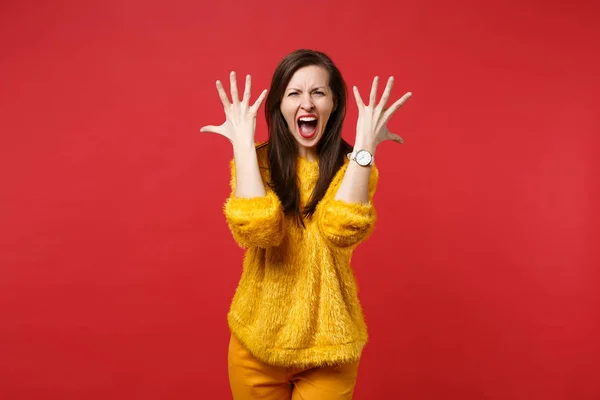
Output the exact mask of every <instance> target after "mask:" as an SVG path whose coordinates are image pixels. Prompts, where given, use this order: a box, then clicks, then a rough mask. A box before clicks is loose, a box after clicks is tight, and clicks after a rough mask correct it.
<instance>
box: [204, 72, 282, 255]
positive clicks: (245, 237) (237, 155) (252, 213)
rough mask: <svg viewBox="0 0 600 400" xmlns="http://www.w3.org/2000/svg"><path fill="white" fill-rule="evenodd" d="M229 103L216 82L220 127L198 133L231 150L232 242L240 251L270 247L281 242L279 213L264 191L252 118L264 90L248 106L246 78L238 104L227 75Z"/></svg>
mask: <svg viewBox="0 0 600 400" xmlns="http://www.w3.org/2000/svg"><path fill="white" fill-rule="evenodd" d="M230 84H231V99H232V101H231V103H230V102H229V99H228V97H227V94H226V93H225V90H224V89H223V85H222V84H221V82H220V81H217V91H218V93H219V97H220V98H221V102H222V103H223V107H224V110H225V117H226V118H225V122H224V123H223V124H222V125H220V126H213V125H209V126H205V127H202V128H201V129H200V131H201V132H214V133H218V134H220V135H222V136H225V137H226V138H227V139H229V141H230V142H231V144H232V146H233V157H234V160H233V161H232V165H231V189H232V192H231V195H230V197H229V198H228V200H227V201H226V203H225V206H224V212H225V217H226V220H227V223H228V225H229V227H230V230H231V232H232V234H233V237H234V239H235V240H236V242H237V243H238V244H239V245H240V246H241V247H244V248H248V247H254V246H256V247H270V246H275V245H277V244H278V243H279V242H280V241H281V237H282V231H283V230H282V229H281V224H282V221H283V213H282V211H281V204H280V202H279V199H278V198H277V196H276V195H275V193H273V192H271V191H268V190H267V189H266V188H265V184H264V181H263V178H262V176H261V173H260V169H259V165H258V156H257V153H256V147H255V145H254V134H255V131H256V115H257V112H258V108H259V107H260V104H261V103H262V101H263V100H264V98H265V95H266V93H267V91H266V90H264V91H263V92H262V93H261V95H260V96H259V98H258V99H257V100H256V102H255V103H254V104H253V105H252V106H250V89H251V78H250V75H247V76H246V87H245V89H244V96H243V99H242V101H240V100H239V95H238V91H237V82H236V77H235V73H234V72H232V73H231V75H230Z"/></svg>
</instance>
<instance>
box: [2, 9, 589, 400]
mask: <svg viewBox="0 0 600 400" xmlns="http://www.w3.org/2000/svg"><path fill="white" fill-rule="evenodd" d="M218 3H219V2H217V1H214V2H209V3H207V2H198V1H189V0H188V1H178V2H177V1H175V2H173V1H172V2H164V3H162V4H161V3H160V2H157V1H132V0H128V1H123V0H119V1H116V0H113V1H106V0H105V1H94V2H91V1H88V2H75V1H71V2H66V1H63V2H58V1H53V2H50V1H46V2H44V1H35V2H34V1H29V2H27V1H12V2H3V3H2V5H1V6H0V82H1V88H2V89H1V91H0V135H1V136H0V224H1V225H0V226H1V230H0V398H2V399H61V400H75V399H90V400H93V399H108V398H110V399H134V398H143V399H147V400H151V399H167V398H169V399H171V398H177V399H197V398H200V399H228V398H230V394H229V388H228V383H227V373H226V369H227V364H226V353H227V342H228V329H227V325H226V320H225V315H226V312H227V310H228V307H229V302H230V300H231V297H232V295H233V291H234V289H235V287H236V284H237V280H238V278H239V276H240V270H241V260H242V255H243V253H242V251H241V250H240V249H238V248H237V247H236V246H235V244H234V242H233V240H232V238H231V236H230V234H229V232H228V230H227V227H226V224H225V221H224V218H223V215H222V212H221V207H222V205H223V202H224V200H225V197H226V196H227V195H228V193H229V192H228V179H229V172H228V161H229V159H230V158H231V157H232V151H231V148H230V145H229V143H228V142H227V141H226V140H225V139H223V138H221V137H216V136H207V135H203V134H200V133H199V132H198V129H199V127H200V126H202V125H205V124H220V123H221V122H222V119H223V113H222V106H221V105H220V102H219V99H218V96H217V93H216V91H215V89H214V81H215V80H216V79H223V80H226V79H227V76H228V72H229V71H230V70H232V69H233V70H236V71H237V72H238V73H239V74H240V75H241V74H246V73H251V74H252V75H253V77H254V88H255V91H254V93H255V95H257V94H258V93H259V91H260V89H263V88H267V87H268V84H269V82H270V77H271V73H272V71H273V69H274V67H275V65H276V64H277V62H278V61H279V60H280V59H281V57H283V56H284V55H285V54H286V53H287V52H289V51H291V50H293V49H296V48H299V47H310V48H316V49H320V50H324V51H326V52H327V53H329V54H330V55H331V56H332V57H333V59H334V60H335V61H336V62H337V63H338V64H339V66H340V68H341V69H342V71H343V73H344V74H345V78H346V79H347V82H348V84H349V85H355V84H356V85H358V86H359V88H361V90H362V91H367V90H368V85H369V83H370V81H371V79H372V77H373V76H374V75H375V74H377V75H379V76H381V77H387V76H388V75H390V74H393V75H394V76H395V77H396V82H397V84H396V88H395V91H394V93H395V96H396V98H397V97H399V96H400V95H401V94H402V93H404V92H405V91H409V90H410V91H412V92H413V93H414V96H413V98H412V99H411V100H410V101H409V103H408V104H407V105H406V106H405V107H404V108H403V109H401V110H400V111H399V112H398V114H397V115H396V116H395V117H394V118H393V120H392V123H391V128H392V130H393V131H396V132H397V133H400V134H401V135H402V136H403V137H404V139H405V141H406V144H405V145H404V146H398V145H395V144H393V143H389V144H385V145H383V146H382V147H381V148H380V149H379V151H378V165H379V168H380V170H381V180H380V185H379V189H378V193H377V195H376V203H377V207H378V211H379V216H380V219H379V221H378V225H377V228H376V231H375V233H374V236H373V237H372V238H371V240H370V241H369V242H368V243H366V244H364V245H363V246H362V247H360V248H359V249H358V250H357V252H356V256H355V258H354V261H355V268H356V274H357V276H358V279H359V284H360V290H361V291H360V296H361V299H362V301H363V305H364V308H365V312H366V315H367V319H368V324H369V326H370V334H371V342H370V343H369V345H368V347H367V349H366V351H365V354H364V358H363V362H362V364H361V369H360V377H359V382H358V387H357V393H356V396H355V398H356V399H416V400H420V399H461V400H469V399H473V400H474V399H484V398H485V399H498V400H505V399H543V400H553V399H569V400H574V399H577V400H583V399H597V398H599V397H600V380H599V379H598V372H597V369H598V365H600V340H599V339H598V337H599V336H600V332H599V323H600V321H599V319H600V316H599V315H600V312H599V307H598V306H599V300H600V299H599V295H598V289H599V287H600V285H599V279H598V278H599V274H598V267H599V266H600V258H599V257H598V255H599V254H598V250H597V248H598V244H599V243H600V238H599V236H598V233H599V229H598V227H599V225H600V224H599V218H598V217H599V215H598V209H599V207H598V204H600V196H599V191H598V182H599V180H600V179H599V175H598V172H599V168H598V167H599V165H598V156H599V153H600V143H599V133H600V124H599V122H600V121H599V119H600V118H599V111H598V110H599V109H600V104H599V101H598V100H597V96H598V93H599V89H600V79H599V78H598V75H599V73H598V71H600V61H599V51H598V43H600V32H599V30H598V28H595V27H593V25H595V24H596V22H597V19H598V15H599V12H600V7H599V6H598V3H595V4H594V3H593V2H592V1H587V2H586V1H579V2H577V1H575V2H566V1H563V2H541V1H539V2H537V3H534V2H532V1H530V0H526V2H521V3H518V2H517V1H514V0H513V1H503V2H476V1H468V0H458V1H454V2H445V1H441V0H429V1H420V2H416V1H414V2H412V1H386V2H379V3H378V2H376V1H368V2H365V1H355V2H348V1H345V0H332V1H327V2H324V1H321V2H302V3H294V4H292V3H288V2H282V1H261V2H252V1H244V2H243V1H237V2H231V1H227V2H222V3H220V4H218ZM261 111H262V109H261ZM355 121H356V110H355V106H354V105H353V104H352V103H351V107H350V115H349V116H348V122H347V124H346V131H345V136H346V138H347V139H348V140H350V141H352V140H353V137H354V136H353V135H354V132H353V128H354V127H355ZM264 138H266V133H265V124H264V120H263V119H262V117H261V120H260V121H259V125H258V139H260V140H262V139H264Z"/></svg>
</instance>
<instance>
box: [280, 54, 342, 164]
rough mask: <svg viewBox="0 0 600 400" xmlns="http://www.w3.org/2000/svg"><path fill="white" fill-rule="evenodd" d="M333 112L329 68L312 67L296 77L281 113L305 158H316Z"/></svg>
mask: <svg viewBox="0 0 600 400" xmlns="http://www.w3.org/2000/svg"><path fill="white" fill-rule="evenodd" d="M333 108H334V101H333V94H332V92H331V89H330V88H329V74H328V73H327V70H326V69H325V68H323V67H320V66H316V65H311V66H308V67H304V68H300V69H299V70H298V71H296V73H294V75H293V76H292V79H291V80H290V82H289V84H288V85H287V87H286V89H285V92H284V93H283V99H282V100H281V107H280V109H281V113H282V114H283V117H284V118H285V121H286V122H287V126H288V128H289V130H290V132H291V134H292V135H293V136H294V138H295V139H296V142H298V144H299V152H300V155H301V156H304V157H306V156H314V155H315V154H316V145H317V144H318V143H319V140H321V137H323V133H324V132H325V127H326V126H327V121H328V120H329V116H330V115H331V112H332V111H333ZM311 158H312V157H311Z"/></svg>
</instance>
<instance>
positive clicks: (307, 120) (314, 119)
mask: <svg viewBox="0 0 600 400" xmlns="http://www.w3.org/2000/svg"><path fill="white" fill-rule="evenodd" d="M316 120H317V119H316V118H315V117H302V118H300V121H302V122H311V121H316Z"/></svg>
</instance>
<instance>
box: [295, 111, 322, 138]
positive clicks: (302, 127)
mask: <svg viewBox="0 0 600 400" xmlns="http://www.w3.org/2000/svg"><path fill="white" fill-rule="evenodd" d="M317 123H318V118H317V116H316V115H314V114H311V115H301V116H300V117H299V118H298V132H300V135H302V137H303V138H306V139H310V138H311V137H313V136H315V133H317Z"/></svg>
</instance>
